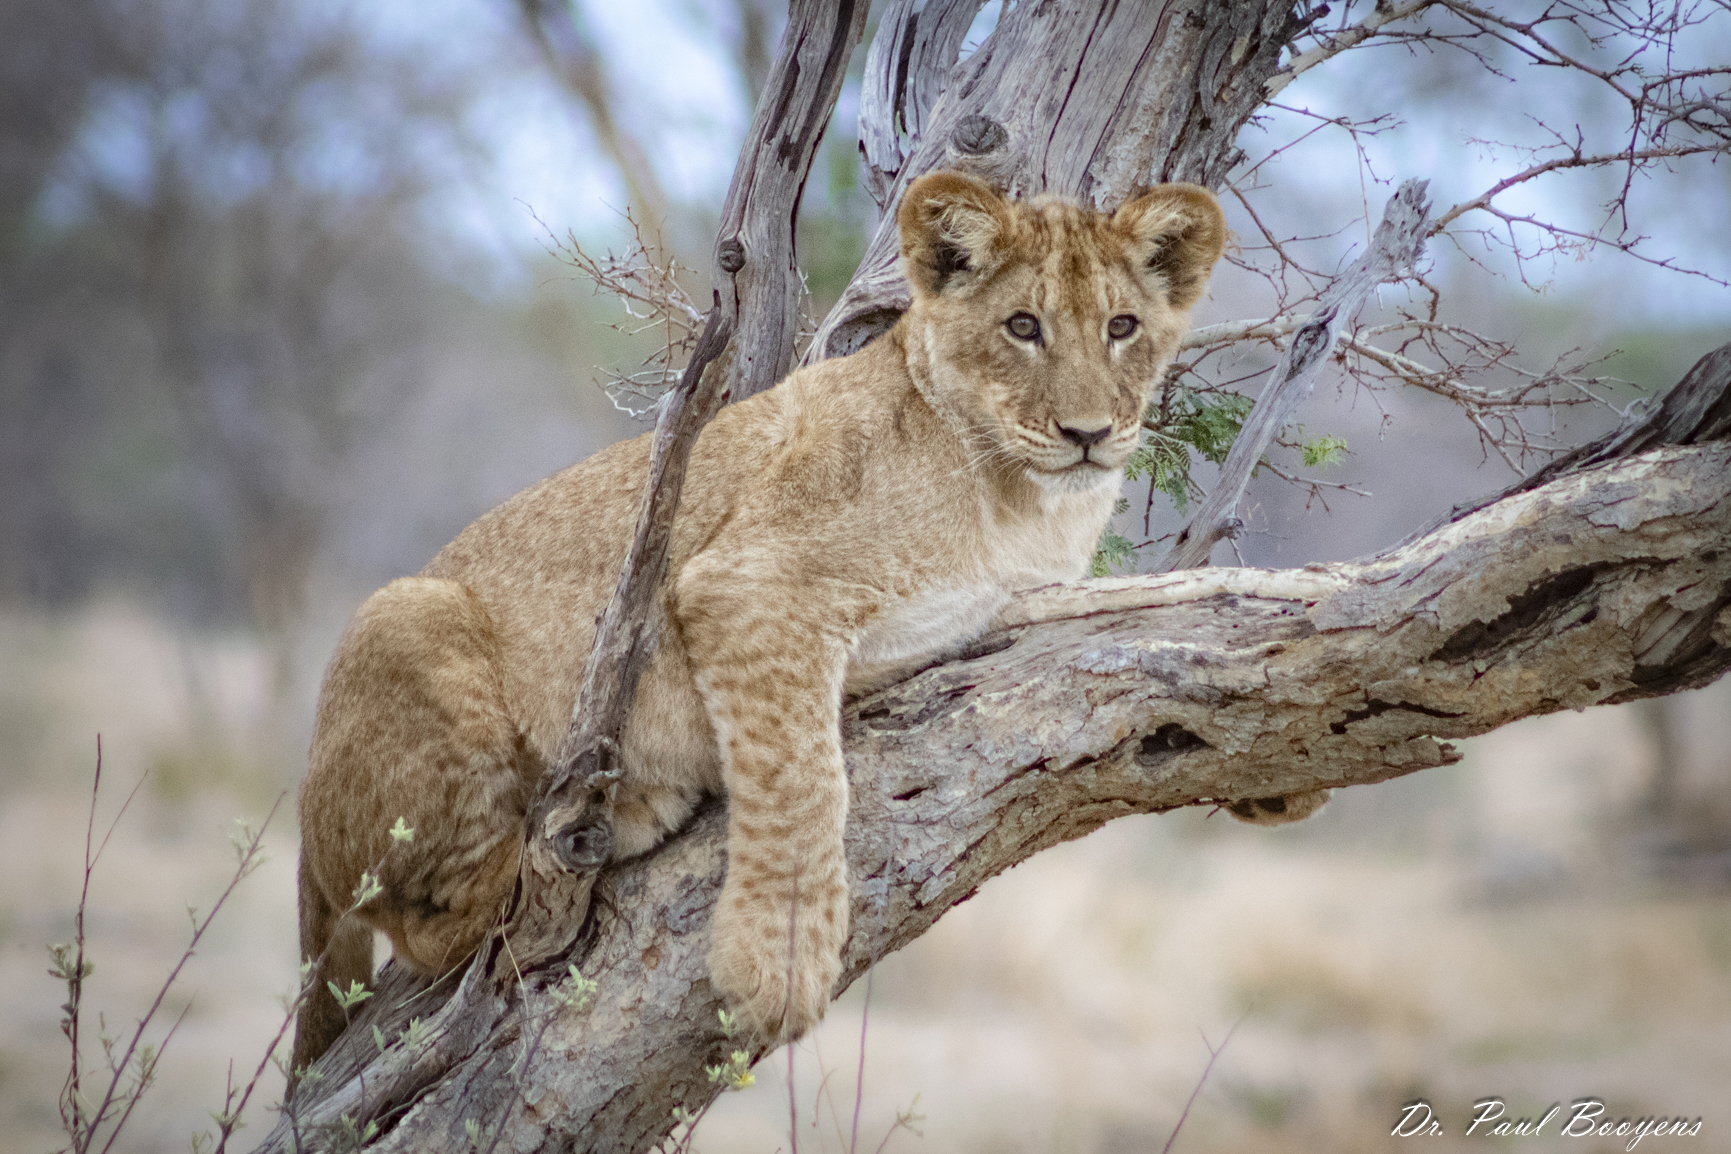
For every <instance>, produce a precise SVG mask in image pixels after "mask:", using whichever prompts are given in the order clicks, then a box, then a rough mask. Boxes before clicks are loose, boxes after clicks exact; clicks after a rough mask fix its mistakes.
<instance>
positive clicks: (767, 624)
mask: <svg viewBox="0 0 1731 1154" xmlns="http://www.w3.org/2000/svg"><path fill="white" fill-rule="evenodd" d="M900 226H901V230H902V245H903V258H904V261H905V265H906V269H907V272H908V278H909V281H910V282H911V283H912V285H913V289H914V303H913V307H912V309H911V310H910V311H909V312H908V313H907V315H906V316H905V317H903V318H902V320H901V322H900V323H899V324H897V325H896V327H895V328H894V329H893V330H891V331H890V332H889V333H887V334H885V335H884V336H883V337H881V338H879V339H878V340H877V341H875V342H873V343H872V344H870V345H869V346H867V347H866V348H865V349H863V350H862V351H860V352H859V353H857V354H855V355H853V356H851V357H848V358H845V359H842V360H833V361H827V362H824V363H821V364H818V365H814V366H812V367H810V368H805V369H801V370H800V371H798V372H796V373H794V374H793V375H791V376H790V377H788V378H787V379H786V380H785V381H783V382H782V383H781V384H780V385H779V386H777V387H776V388H774V389H771V390H770V391H768V392H766V393H764V394H762V395H760V396H757V397H754V398H752V399H750V400H748V401H745V402H742V403H740V404H737V405H733V406H730V407H728V408H726V409H724V410H723V411H722V412H721V413H720V415H719V416H717V417H716V418H715V420H714V421H713V422H711V424H710V425H709V426H708V428H706V429H705V430H704V432H703V435H702V436H701V438H700V439H699V440H698V442H697V445H696V446H695V449H694V450H693V453H692V457H691V464H690V470H689V473H688V475H687V479H686V484H685V497H684V501H683V504H682V505H681V507H680V510H679V515H678V519H677V523H676V525H675V528H674V538H673V548H672V557H671V564H670V568H669V577H668V580H667V582H666V584H665V586H664V588H663V591H662V598H661V622H662V624H661V627H660V637H659V648H658V650H657V652H656V654H655V656H654V658H653V660H652V661H651V663H650V665H649V667H648V669H647V671H646V673H645V674H644V677H643V680H642V683H641V685H640V687H639V688H638V690H637V697H636V700H635V702H634V704H633V707H632V711H631V714H630V718H629V721H628V723H627V726H626V729H625V734H624V741H623V754H624V757H623V760H624V765H625V777H624V779H623V781H622V782H621V784H620V788H619V795H618V805H617V812H616V826H615V847H616V848H615V855H616V856H619V857H624V856H629V855H632V854H637V853H641V852H643V851H644V850H647V849H649V848H650V847H652V846H654V845H655V844H656V843H658V842H659V841H660V840H661V839H662V838H663V837H665V836H666V835H667V834H668V832H669V831H671V830H673V829H675V828H676V827H677V826H679V825H680V823H681V822H682V821H684V819H685V818H686V817H687V816H688V815H689V814H690V812H691V811H692V808H693V807H694V806H695V805H696V804H697V803H698V802H699V800H700V799H701V798H702V797H703V796H704V795H705V794H709V793H716V792H721V791H724V790H725V792H726V794H727V798H728V833H727V838H728V840H727V851H728V870H727V878H726V882H725V885H724V887H723V890H722V894H721V898H720V901H719V904H718V907H717V909H716V911H715V916H714V920H713V923H712V926H711V935H712V943H711V947H710V954H709V964H710V972H711V975H712V978H713V980H714V982H715V984H716V986H717V988H718V989H719V990H720V991H721V992H722V993H723V994H724V995H725V997H726V998H727V1000H728V1002H729V1004H731V1005H732V1006H733V1007H735V1009H736V1010H737V1011H738V1013H739V1014H740V1016H741V1018H742V1019H743V1020H744V1021H745V1022H746V1023H747V1024H748V1025H750V1026H751V1027H753V1028H754V1029H756V1030H758V1031H759V1032H761V1033H762V1034H763V1035H764V1036H766V1037H771V1038H773V1037H796V1036H798V1035H800V1034H802V1033H804V1032H805V1031H806V1030H807V1029H808V1028H810V1027H811V1025H812V1024H813V1023H814V1022H816V1021H817V1020H818V1019H819V1018H821V1017H822V1016H823V1012H824V1009H825V1007H826V1006H827V1004H828V1002H829V998H830V993H831V988H832V986H833V984H834V982H835V979H836V977H837V975H838V973H839V970H840V950H841V946H842V943H843V941H844V939H845V937H846V934H847V929H848V879H847V872H846V868H845V864H844V861H843V856H842V825H843V822H844V820H845V817H846V814H847V808H848V785H847V777H846V774H845V772H844V770H843V766H842V754H841V744H840V735H839V730H838V724H839V714H840V709H841V703H842V698H843V695H844V693H846V692H849V691H854V690H858V689H860V688H863V687H865V686H867V685H872V684H880V683H883V682H884V681H886V680H888V679H891V678H893V677H895V676H897V674H898V673H900V672H904V671H906V670H907V669H909V668H910V667H911V666H912V665H913V664H914V663H917V662H920V661H921V660H924V659H929V658H930V657H931V656H932V655H934V654H936V653H938V652H941V651H943V650H945V649H946V648H949V647H951V646H953V645H955V644H957V643H958V642H961V641H964V640H966V639H967V638H968V637H969V636H970V635H972V634H975V633H977V632H978V631H979V630H980V629H981V628H983V627H984V626H985V624H986V623H987V621H988V620H989V619H990V617H991V615H992V614H993V613H994V612H995V611H996V610H997V609H998V607H999V606H1000V605H1001V604H1002V603H1003V602H1004V600H1005V599H1006V598H1007V597H1008V595H1009V594H1010V593H1011V592H1012V591H1014V590H1016V589H1019V588H1025V587H1028V586H1032V585H1038V584H1043V583H1047V582H1052V581H1060V580H1067V579H1071V578H1075V577H1078V576H1081V575H1082V573H1083V572H1084V571H1085V569H1086V566H1087V564H1088V559H1089V556H1090V554H1091V551H1092V550H1093V548H1094V545H1095V542H1096V540H1097V539H1098V537H1099V535H1100V532H1101V530H1102V529H1103V528H1104V526H1105V524H1106V522H1107V519H1108V518H1109V517H1110V516H1111V513H1112V507H1113V502H1114V500H1115V499H1116V497H1117V495H1118V490H1119V485H1120V481H1121V479H1122V465H1123V462H1124V460H1125V458H1126V457H1127V456H1128V455H1129V453H1130V452H1131V450H1132V449H1134V448H1135V446H1136V444H1137V443H1138V439H1139V436H1140V428H1139V420H1140V416H1141V413H1142V410H1143V406H1144V405H1145V403H1146V401H1147V399H1148V394H1149V390H1150V388H1151V387H1152V385H1153V383H1154V381H1155V379H1156V378H1157V377H1158V376H1159V374H1160V372H1161V370H1162V369H1163V367H1164V366H1165V364H1166V363H1167V361H1168V359H1169V358H1170V357H1171V355H1172V353H1173V351H1174V349H1175V347H1176V344H1177V342H1178V339H1179V337H1180V336H1181V334H1182V333H1183V332H1184V330H1185V328H1186V326H1187V324H1188V317H1187V313H1188V309H1189V308H1190V306H1191V305H1192V304H1193V303H1194V302H1195V300H1196V299H1197V297H1198V296H1200V294H1201V292H1202V289H1203V287H1204V286H1205V284H1206V281H1207V277H1208V273H1209V270H1210V269H1211V268H1212V267H1213V265H1214V262H1215V260H1216V259H1217V258H1218V256H1219V254H1220V251H1221V246H1222V243H1223V241H1224V238H1225V224H1224V221H1223V219H1222V217H1221V214H1220V210H1219V207H1218V206H1217V205H1216V203H1215V201H1214V198H1213V197H1212V196H1210V195H1209V194H1208V193H1207V192H1206V191H1204V190H1203V189H1200V188H1197V187H1195V186H1192V185H1164V186H1161V187H1159V188H1156V189H1154V190H1153V191H1152V192H1150V193H1148V194H1147V195H1145V196H1143V197H1141V198H1139V199H1137V200H1135V201H1133V202H1131V203H1130V204H1128V205H1126V206H1125V207H1124V208H1122V209H1121V210H1119V211H1118V212H1117V213H1116V214H1113V215H1102V214H1096V213H1093V212H1090V211H1087V210H1084V209H1081V208H1078V207H1076V206H1074V205H1072V204H1070V203H1068V202H1065V201H1062V200H1059V199H1055V198H1049V197H1039V198H1035V199H1033V200H1031V201H1028V202H1025V203H1013V202H1010V201H1008V200H1006V199H1004V198H1003V197H1001V196H999V195H998V194H997V193H995V192H993V191H992V190H991V189H989V188H987V187H986V186H984V185H982V184H979V183H977V182H975V181H972V180H969V179H967V178H964V177H961V176H958V175H955V174H947V173H940V174H934V175H931V176H927V177H924V178H923V179H921V180H919V181H917V182H916V183H915V184H914V185H913V186H912V188H910V189H909V191H908V193H907V195H906V197H905V198H904V202H903V207H902V209H901V213H900ZM1020 313H1027V314H1029V315H1031V316H1032V317H1034V318H1036V319H1037V320H1038V322H1039V327H1040V335H1039V339H1037V340H1026V339H1019V338H1018V337H1017V336H1016V335H1014V334H1013V333H1012V331H1011V330H1010V328H1009V327H1008V325H1007V321H1008V320H1009V319H1010V318H1012V317H1014V316H1016V315H1017V314H1020ZM1115 317H1133V318H1135V321H1136V325H1135V330H1134V331H1133V332H1131V333H1129V334H1128V335H1127V336H1123V337H1122V338H1121V339H1115V338H1114V337H1113V336H1112V335H1111V333H1110V330H1109V324H1110V322H1111V321H1112V319H1113V318H1115ZM1024 327H1025V322H1024ZM1120 328H1122V325H1120ZM1066 428H1068V429H1069V430H1071V433H1070V434H1068V435H1067V434H1066V433H1065V431H1064V430H1065V429H1066ZM1102 430H1105V431H1104V433H1103V434H1102V432H1101V431H1102ZM1078 432H1080V433H1086V434H1087V435H1089V436H1097V437H1099V438H1100V439H1098V440H1097V441H1095V442H1094V443H1091V444H1088V445H1086V446H1083V445H1081V444H1079V443H1077V434H1078ZM648 453H649V440H648V438H647V437H639V438H637V439H636V440H633V441H627V442H624V443H622V444H618V445H614V446H612V447H611V448H609V449H606V450H604V451H602V452H600V453H598V454H596V455H595V456H594V457H591V458H590V459H589V460H587V461H584V462H583V463H581V464H579V465H576V466H573V467H572V468H570V469H567V470H565V471H564V472H562V473H560V474H558V475H556V476H554V477H551V478H549V479H548V480H546V481H543V482H542V483H540V484H539V485H536V486H535V487H533V488H531V489H528V490H526V491H525V492H523V493H520V494H518V495H517V496H516V497H514V498H512V499H511V500H510V501H507V502H506V503H505V504H503V505H501V506H500V507H498V508H497V509H494V510H493V511H492V512H490V513H488V514H487V515H486V516H484V517H482V518H481V519H480V520H478V521H476V522H475V523H474V524H473V525H471V526H469V528H467V529H466V530H464V531H463V533H462V534H461V535H460V536H459V537H458V538H457V539H456V540H455V541H453V542H452V543H451V544H450V545H448V546H447V547H446V548H445V549H444V550H443V551H442V552H441V553H440V554H439V555H438V556H437V557H436V558H434V559H433V561H432V563H431V564H429V565H428V566H427V567H426V569H424V570H423V571H422V572H421V574H420V575H419V576H416V577H412V578H405V579H403V580H400V581H395V582H393V583H391V584H390V585H388V586H386V587H385V588H384V589H382V590H380V591H379V592H378V593H375V594H374V595H373V596H372V597H371V598H370V599H369V600H368V601H367V602H366V603H365V604H364V605H363V606H362V607H361V609H360V611H359V613H358V614H357V615H356V618H355V621H354V623H353V624H352V625H351V626H350V628H349V630H348V632H347V634H346V635H345V636H344V638H343V640H342V642H341V644H340V645H339V647H338V649H337V653H336V656H335V657H334V658H333V660H332V662H331V667H330V671H329V673H328V675H327V678H326V681H325V686H324V691H323V694H322V696H321V699H320V703H319V711H318V721H317V728H316V732H315V734H314V738H313V747H312V756H311V766H310V768H309V771H308V775H307V780H306V785H305V787H304V789H303V791H302V795H301V830H302V837H303V850H302V854H303V864H302V877H303V884H302V896H301V900H302V910H303V913H302V938H301V941H302V949H303V951H304V952H306V953H307V954H308V955H309V956H313V955H316V954H317V953H318V952H319V951H320V950H321V949H322V948H323V947H324V945H325V944H326V943H327V942H329V941H331V940H332V937H333V934H335V935H336V936H337V939H338V942H339V945H341V947H342V948H340V949H333V951H332V954H331V957H330V958H329V959H327V962H326V965H325V967H324V971H323V972H321V974H320V975H319V978H320V984H319V990H320V992H319V995H318V997H317V998H315V999H314V1000H313V1001H312V1002H311V1003H310V1005H309V1006H308V1007H307V1009H306V1010H305V1011H304V1012H303V1015H302V1019H301V1021H300V1024H299V1030H298V1032H297V1037H296V1042H295V1059H294V1060H295V1063H296V1065H297V1066H299V1065H304V1064H305V1063H307V1062H309V1061H311V1060H312V1059H313V1058H315V1057H317V1056H318V1054H320V1053H322V1052H323V1050H324V1049H325V1048H326V1047H327V1046H328V1045H329V1044H330V1042H331V1041H332V1040H333V1039H334V1037H335V1036H336V1034H338V1033H340V1032H341V1028H342V1014H341V1011H340V1010H339V1009H338V1008H337V1006H336V1005H335V1003H334V1002H332V1001H331V1000H330V998H329V996H328V994H324V993H323V982H324V981H325V980H331V981H335V982H336V983H337V984H338V985H339V986H342V987H345V988H346V986H347V984H348V982H349V981H351V980H358V981H363V982H364V981H367V980H369V979H370V976H371V975H370V969H371V958H370V951H363V950H360V949H359V948H358V947H357V942H358V940H359V939H358V938H357V935H356V934H355V933H352V932H348V931H346V930H345V931H343V932H341V933H338V932H337V931H336V930H334V929H333V925H332V922H333V921H334V919H335V913H334V911H339V910H341V909H343V908H345V907H346V906H348V905H349V904H350V903H351V897H350V895H351V893H352V892H353V891H354V889H355V886H356V884H357V882H358V881H359V879H360V876H361V873H362V871H364V870H369V869H372V868H373V867H374V866H375V864H376V863H378V862H380V861H382V862H383V863H384V864H383V869H382V875H381V878H380V881H381V883H382V885H383V892H382V893H381V894H380V896H378V897H377V898H375V899H374V900H372V901H371V902H369V903H368V904H367V905H366V906H365V907H363V908H362V909H361V910H360V914H359V916H360V918H361V919H363V920H364V922H365V923H366V924H367V925H370V926H373V927H377V928H378V929H380V930H382V931H383V932H384V933H385V934H387V935H388V936H389V937H390V939H391V941H392V944H393V946H394V948H395V951H396V956H397V958H398V960H399V961H400V962H401V963H403V964H405V965H408V966H410V967H412V968H414V969H416V970H419V971H423V972H435V971H441V970H444V969H446V968H448V967H450V966H453V965H455V964H457V963H459V962H461V961H462V960H463V959H464V958H465V957H466V956H467V955H468V954H470V953H471V952H472V951H473V950H474V949H475V948H476V946H477V945H478V943H479V942H480V941H481V939H482V937H483V936H484V935H485V933H486V932H487V930H488V927H489V926H490V925H491V924H492V922H493V920H494V919H495V918H496V917H497V915H498V911H499V909H500V907H501V905H502V903H503V902H504V901H505V900H506V899H507V898H508V896H509V894H510V892H511V887H512V884H513V882H514V879H515V877H516V874H517V860H518V852H519V847H520V845H521V844H522V840H523V836H524V834H523V818H524V812H525V808H526V806H527V805H528V803H529V801H530V799H531V797H532V794H533V791H534V789H535V786H536V782H537V779H538V778H539V776H540V774H541V772H542V769H543V767H544V766H545V764H546V762H547V759H548V758H549V757H550V756H551V753H552V751H554V750H556V749H558V747H559V745H560V743H561V741H562V740H563V739H564V737H565V733H566V730H567V728H568V727H569V726H570V723H571V709H572V703H573V702H574V700H575V698H576V695H577V690H578V682H579V679H580V677H581V675H582V671H583V666H584V662H585V660H586V658H587V656H588V654H589V649H590V646H591V643H592V641H593V637H594V627H595V620H596V617H597V615H598V614H599V613H600V611H601V609H602V607H603V605H604V603H605V601H606V599H607V597H608V596H609V594H610V593H611V592H612V589H613V586H614V583H615V581H616V580H617V578H618V574H619V567H620V564H621V562H622V560H623V558H624V553H625V549H626V546H627V543H628V541H629V539H630V536H631V527H632V524H633V521H634V519H635V517H636V514H637V505H638V501H639V499H640V496H641V491H642V477H643V474H644V470H645V468H646V464H647V458H648ZM398 817H401V818H403V820H404V821H405V822H406V823H407V825H408V826H410V827H412V828H413V829H414V831H415V834H414V839H413V840H412V841H409V842H401V843H393V841H392V839H391V837H390V834H389V832H388V831H389V828H390V827H391V825H392V824H393V823H394V822H395V821H396V820H397V818H398ZM387 850H388V851H389V852H388V853H387ZM790 934H791V937H790ZM361 936H363V937H364V934H363V935H361ZM790 979H791V983H790Z"/></svg>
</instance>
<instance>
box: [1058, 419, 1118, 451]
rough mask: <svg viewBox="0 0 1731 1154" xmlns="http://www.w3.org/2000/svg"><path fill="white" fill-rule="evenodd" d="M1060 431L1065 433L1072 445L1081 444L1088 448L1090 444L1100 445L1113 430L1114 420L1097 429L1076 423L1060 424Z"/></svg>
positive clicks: (1065, 437) (1066, 438)
mask: <svg viewBox="0 0 1731 1154" xmlns="http://www.w3.org/2000/svg"><path fill="white" fill-rule="evenodd" d="M1058 431H1059V432H1060V433H1062V434H1064V439H1065V440H1066V441H1068V442H1070V443H1071V444H1072V445H1080V446H1081V447H1082V448H1084V449H1086V448H1087V447H1088V446H1089V445H1098V444H1099V443H1100V442H1101V441H1104V440H1105V439H1106V437H1107V435H1108V434H1110V433H1111V432H1112V422H1110V421H1107V422H1106V423H1105V424H1104V425H1101V426H1100V427H1099V428H1097V429H1089V428H1077V427H1076V426H1074V425H1059V426H1058Z"/></svg>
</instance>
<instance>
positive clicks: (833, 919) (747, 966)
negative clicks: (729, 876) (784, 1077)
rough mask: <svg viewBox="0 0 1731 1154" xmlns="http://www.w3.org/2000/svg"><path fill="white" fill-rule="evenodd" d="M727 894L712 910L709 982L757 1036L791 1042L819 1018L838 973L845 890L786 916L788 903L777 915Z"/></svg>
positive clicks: (842, 936)
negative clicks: (836, 896)
mask: <svg viewBox="0 0 1731 1154" xmlns="http://www.w3.org/2000/svg"><path fill="white" fill-rule="evenodd" d="M728 897H729V895H727V894H725V893H724V894H723V895H722V901H721V905H720V909H719V910H718V912H717V914H716V919H715V924H714V929H713V935H714V936H713V940H712V941H711V943H710V947H709V977H710V981H711V982H713V983H714V984H715V987H716V989H717V990H718V991H719V992H720V993H721V995H722V997H724V998H726V999H727V1004H728V1006H729V1007H730V1008H731V1009H732V1010H733V1012H734V1013H735V1014H737V1015H739V1020H740V1022H741V1023H742V1024H743V1025H745V1026H748V1027H749V1028H750V1029H751V1030H752V1031H753V1032H754V1033H755V1034H756V1035H757V1036H758V1037H759V1038H761V1039H763V1040H765V1041H768V1042H781V1041H787V1042H791V1041H793V1040H794V1039H796V1038H799V1037H801V1036H802V1035H804V1034H805V1033H806V1032H807V1031H809V1030H810V1029H811V1028H812V1027H813V1026H815V1025H817V1023H818V1022H819V1021H821V1020H822V1019H823V1014H824V1010H826V1009H827V1008H828V1007H829V1001H830V995H831V993H832V992H833V991H834V989H835V981H836V978H838V977H840V976H841V946H842V941H843V939H844V938H845V936H846V934H847V897H846V894H845V893H844V894H843V895H841V897H840V898H839V899H835V900H832V901H830V902H826V903H823V905H822V906H819V905H818V903H816V902H813V903H811V904H810V906H807V905H805V904H802V905H801V906H800V908H799V909H798V910H797V912H796V914H795V915H794V916H793V917H792V918H791V919H790V917H789V916H788V913H787V911H786V910H785V909H784V910H783V911H782V912H781V914H780V916H779V917H777V916H776V915H775V913H774V912H773V911H770V910H755V909H749V908H744V906H743V903H740V902H733V901H729V900H728ZM812 907H817V908H812ZM838 927H839V929H838ZM790 935H791V938H792V941H791V943H790V941H789V938H790Z"/></svg>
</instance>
